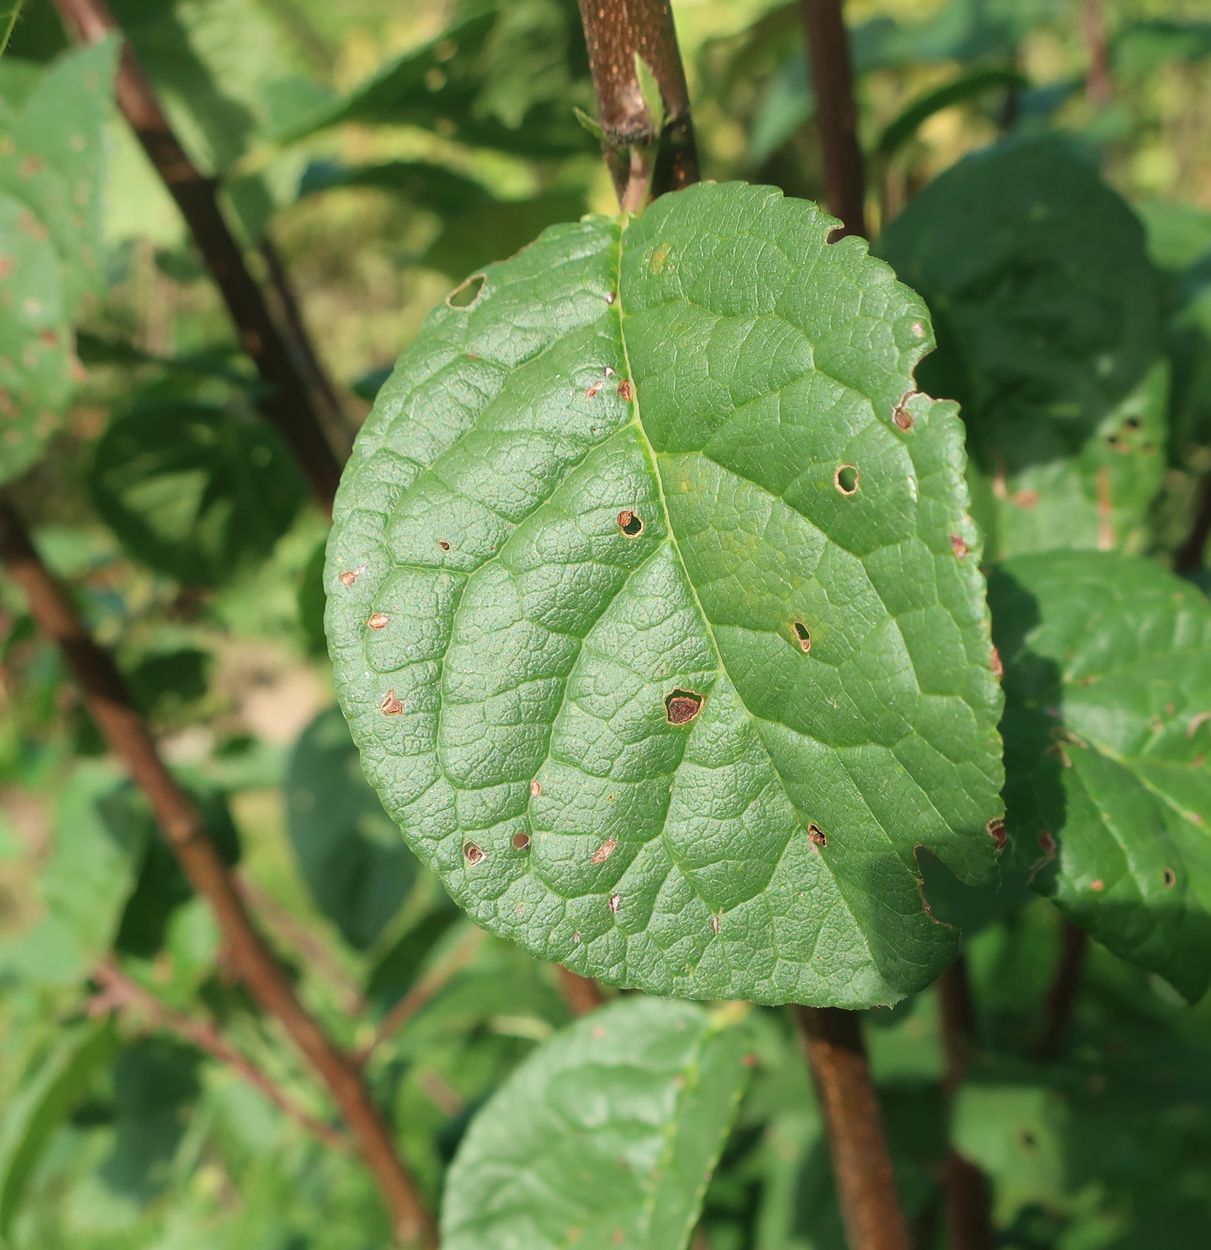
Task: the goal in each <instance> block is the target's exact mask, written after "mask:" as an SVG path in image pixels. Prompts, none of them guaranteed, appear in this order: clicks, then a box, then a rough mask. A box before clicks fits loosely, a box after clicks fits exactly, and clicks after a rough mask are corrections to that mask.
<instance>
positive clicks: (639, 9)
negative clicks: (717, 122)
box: [580, 0, 698, 212]
mask: <svg viewBox="0 0 1211 1250" xmlns="http://www.w3.org/2000/svg"><path fill="white" fill-rule="evenodd" d="M580 20H581V22H582V24H583V25H584V36H585V44H586V46H587V47H588V51H589V68H590V70H591V71H592V74H593V89H594V91H595V92H596V95H597V118H598V122H599V123H600V125H601V131H602V150H603V154H604V156H605V161H606V166H607V168H608V169H609V171H610V175H611V177H612V178H613V179H614V189H615V190H616V191H617V192H618V202H619V204H621V205H623V206H624V208H625V209H626V210H627V211H628V212H635V211H637V209H638V207H641V206H642V204H643V203H644V201H645V200H646V199H647V198H648V195H649V193H650V196H651V198H653V199H654V198H655V197H656V196H659V195H663V194H664V193H665V192H666V191H679V190H681V189H682V188H683V187H688V186H689V185H690V184H691V183H695V182H697V181H698V149H697V145H696V144H695V142H694V125H693V122H692V120H691V118H690V96H689V88H688V87H687V86H686V81H685V66H684V65H683V64H682V62H681V52H680V51H679V50H678V47H677V30H676V27H675V26H674V24H673V11H672V8H671V7H670V5H669V2H668V0H580ZM636 57H638V58H639V59H640V60H641V61H643V63H644V64H645V65H646V66H647V68H648V69H649V70H650V71H651V73H652V76H653V78H654V79H655V80H656V85H657V86H658V87H659V89H660V96H661V102H662V104H663V108H664V118H663V119H661V118H657V117H653V116H652V111H651V110H650V109H649V108H648V105H647V103H646V102H645V100H644V98H643V90H642V88H641V86H640V82H639V75H638V72H637V70H636V66H635V60H636ZM662 121H663V125H662ZM636 154H637V155H636Z"/></svg>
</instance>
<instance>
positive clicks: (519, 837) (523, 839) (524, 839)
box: [513, 833, 530, 851]
mask: <svg viewBox="0 0 1211 1250" xmlns="http://www.w3.org/2000/svg"><path fill="white" fill-rule="evenodd" d="M513 849H514V850H516V851H528V850H529V849H530V835H529V834H528V833H515V834H514V835H513Z"/></svg>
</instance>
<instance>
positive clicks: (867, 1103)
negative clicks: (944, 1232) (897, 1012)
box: [794, 1007, 909, 1250]
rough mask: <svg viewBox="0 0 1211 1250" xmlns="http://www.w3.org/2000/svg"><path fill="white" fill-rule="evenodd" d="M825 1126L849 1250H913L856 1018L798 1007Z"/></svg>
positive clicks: (801, 1034) (832, 1010) (831, 1009)
mask: <svg viewBox="0 0 1211 1250" xmlns="http://www.w3.org/2000/svg"><path fill="white" fill-rule="evenodd" d="M794 1016H795V1022H796V1025H797V1027H798V1031H799V1037H800V1040H801V1041H802V1044H803V1048H804V1050H805V1051H806V1053H807V1059H808V1063H809V1064H810V1065H811V1070H812V1077H813V1079H814V1081H815V1084H816V1092H817V1094H818V1095H819V1098H820V1106H821V1109H822V1110H823V1112H824V1123H825V1126H826V1127H827V1129H828V1144H829V1153H830V1154H831V1156H832V1164H833V1176H834V1177H835V1178H836V1182H837V1197H838V1200H839V1202H840V1205H841V1219H842V1221H843V1222H844V1224H845V1232H846V1237H847V1240H848V1242H849V1247H850V1250H908V1245H909V1238H908V1226H907V1224H906V1223H905V1221H904V1213H903V1212H902V1210H901V1209H900V1200H899V1197H898V1195H897V1194H896V1182H895V1175H894V1173H893V1171H892V1166H891V1155H890V1153H889V1152H888V1149H887V1136H886V1134H885V1133H884V1130H883V1117H882V1114H881V1112H880V1110H879V1101H878V1097H877V1096H876V1094H875V1087H874V1082H873V1081H872V1080H871V1075H870V1065H869V1063H868V1062H867V1058H866V1047H865V1045H864V1044H863V1041H862V1030H861V1022H860V1018H859V1016H858V1014H857V1013H856V1012H853V1011H843V1010H841V1009H840V1008H837V1007H795V1008H794Z"/></svg>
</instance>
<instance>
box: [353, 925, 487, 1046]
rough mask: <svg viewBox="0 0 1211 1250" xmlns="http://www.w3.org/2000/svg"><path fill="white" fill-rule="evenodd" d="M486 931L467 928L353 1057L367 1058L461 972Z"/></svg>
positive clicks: (480, 943)
mask: <svg viewBox="0 0 1211 1250" xmlns="http://www.w3.org/2000/svg"><path fill="white" fill-rule="evenodd" d="M487 936H488V934H487V932H486V931H485V930H483V929H481V928H479V927H478V926H474V927H472V928H470V929H468V930H467V931H466V933H465V934H464V935H463V937H462V938H461V940H460V941H458V942H457V943H455V945H454V946H452V947H451V948H450V950H448V951H447V952H446V954H445V955H444V956H443V957H442V958H441V959H439V960H438V961H437V962H436V963H435V964H434V965H433V966H432V967H431V968H430V969H429V970H428V971H427V972H426V973H425V974H424V975H423V976H421V977H420V979H419V980H418V981H417V982H416V984H415V985H413V986H412V988H411V989H410V990H409V991H408V992H407V993H406V994H405V995H404V996H403V998H401V999H400V1000H399V1002H398V1003H396V1004H395V1006H394V1007H392V1008H391V1010H390V1011H389V1012H387V1014H386V1015H385V1016H384V1017H383V1018H382V1021H381V1022H380V1024H379V1026H378V1028H377V1029H376V1030H375V1033H374V1036H373V1037H372V1038H371V1039H370V1042H369V1043H368V1044H367V1045H366V1046H364V1047H363V1048H362V1049H361V1050H360V1051H358V1053H357V1055H356V1056H355V1058H356V1060H357V1062H358V1063H359V1064H365V1063H367V1062H368V1061H369V1059H370V1057H371V1056H372V1055H373V1054H374V1052H375V1051H376V1050H377V1049H378V1048H379V1047H380V1046H381V1045H382V1044H383V1043H384V1042H386V1041H387V1040H388V1039H389V1038H391V1037H393V1036H394V1035H395V1034H396V1033H398V1032H399V1031H400V1030H401V1029H402V1028H403V1027H404V1025H406V1024H407V1023H408V1021H409V1020H411V1019H412V1017H413V1016H415V1015H416V1013H417V1012H418V1011H420V1009H421V1008H422V1007H423V1006H424V1005H425V1004H426V1003H427V1002H429V1001H430V1000H431V999H432V998H433V995H434V994H436V993H437V991H438V990H440V989H441V988H442V986H444V985H445V984H446V983H447V982H448V981H449V980H450V979H451V978H452V977H453V976H454V975H455V973H457V972H461V971H462V969H463V968H465V967H466V966H467V965H468V964H469V963H470V962H471V960H472V959H474V958H475V952H476V951H477V950H479V948H480V946H482V945H483V941H484V938H486V937H487Z"/></svg>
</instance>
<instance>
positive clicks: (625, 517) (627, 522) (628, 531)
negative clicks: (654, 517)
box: [618, 508, 643, 538]
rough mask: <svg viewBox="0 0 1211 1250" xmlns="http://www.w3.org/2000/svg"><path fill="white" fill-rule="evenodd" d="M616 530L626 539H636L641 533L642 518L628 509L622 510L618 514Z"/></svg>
mask: <svg viewBox="0 0 1211 1250" xmlns="http://www.w3.org/2000/svg"><path fill="white" fill-rule="evenodd" d="M618 528H619V529H620V530H622V532H623V533H624V534H625V535H626V536H627V537H628V538H637V537H638V536H639V535H640V534H642V533H643V518H642V517H640V516H637V515H636V514H635V513H634V512H632V511H631V510H630V509H629V508H623V510H622V511H621V512H620V513H619V514H618Z"/></svg>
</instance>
